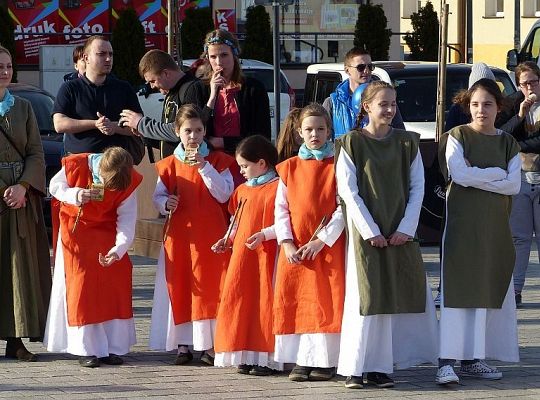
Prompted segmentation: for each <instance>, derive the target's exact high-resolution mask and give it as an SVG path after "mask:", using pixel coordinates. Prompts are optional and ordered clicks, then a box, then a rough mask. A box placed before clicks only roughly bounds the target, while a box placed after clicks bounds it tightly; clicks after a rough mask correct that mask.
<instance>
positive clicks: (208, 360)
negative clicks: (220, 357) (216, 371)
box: [201, 351, 214, 366]
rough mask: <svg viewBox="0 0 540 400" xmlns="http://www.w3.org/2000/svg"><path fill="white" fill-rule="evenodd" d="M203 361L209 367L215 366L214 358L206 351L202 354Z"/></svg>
mask: <svg viewBox="0 0 540 400" xmlns="http://www.w3.org/2000/svg"><path fill="white" fill-rule="evenodd" d="M201 361H202V362H203V363H205V364H207V365H211V366H214V357H212V356H211V355H210V354H208V352H206V351H204V352H203V353H202V354H201Z"/></svg>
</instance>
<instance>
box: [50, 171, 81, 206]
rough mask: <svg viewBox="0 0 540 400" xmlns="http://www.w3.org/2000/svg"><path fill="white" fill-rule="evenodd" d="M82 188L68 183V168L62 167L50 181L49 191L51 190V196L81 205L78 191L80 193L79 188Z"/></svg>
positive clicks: (63, 201)
mask: <svg viewBox="0 0 540 400" xmlns="http://www.w3.org/2000/svg"><path fill="white" fill-rule="evenodd" d="M81 189H82V188H79V187H70V186H69V185H68V182H67V177H66V170H65V168H64V167H62V168H61V169H60V171H58V172H57V173H56V175H54V176H53V177H52V178H51V181H50V182H49V192H51V196H53V197H54V198H55V199H57V200H58V201H61V202H62V203H67V204H71V205H75V206H80V205H81V203H80V202H79V201H78V200H77V193H79V190H81Z"/></svg>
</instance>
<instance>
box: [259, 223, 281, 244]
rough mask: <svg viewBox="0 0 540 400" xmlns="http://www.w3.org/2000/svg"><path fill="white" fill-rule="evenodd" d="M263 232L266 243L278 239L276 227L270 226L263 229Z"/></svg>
mask: <svg viewBox="0 0 540 400" xmlns="http://www.w3.org/2000/svg"><path fill="white" fill-rule="evenodd" d="M261 232H262V233H263V235H264V240H265V241H267V240H275V239H276V238H277V237H276V228H275V226H274V225H272V226H268V227H266V228H262V229H261Z"/></svg>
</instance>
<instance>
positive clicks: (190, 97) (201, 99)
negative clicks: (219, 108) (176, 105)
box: [183, 80, 206, 110]
mask: <svg viewBox="0 0 540 400" xmlns="http://www.w3.org/2000/svg"><path fill="white" fill-rule="evenodd" d="M183 100H184V104H195V105H196V106H198V107H199V108H200V109H201V110H202V109H204V107H205V105H206V101H205V96H204V90H203V83H202V82H201V81H199V80H194V81H193V82H192V83H191V85H189V87H188V88H187V89H186V94H185V97H184V99H183Z"/></svg>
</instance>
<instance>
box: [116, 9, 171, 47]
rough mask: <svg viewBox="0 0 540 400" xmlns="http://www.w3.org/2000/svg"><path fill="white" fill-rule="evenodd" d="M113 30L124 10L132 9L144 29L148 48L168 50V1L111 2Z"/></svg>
mask: <svg viewBox="0 0 540 400" xmlns="http://www.w3.org/2000/svg"><path fill="white" fill-rule="evenodd" d="M111 6H112V7H111V30H112V29H114V27H115V26H116V21H117V20H118V18H119V17H120V13H121V12H122V10H125V9H126V8H128V7H130V8H133V9H134V10H135V12H136V13H137V15H138V16H139V21H141V24H142V26H143V28H144V33H145V42H146V48H147V49H151V48H159V49H164V48H165V49H166V47H167V37H166V26H167V0H111Z"/></svg>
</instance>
